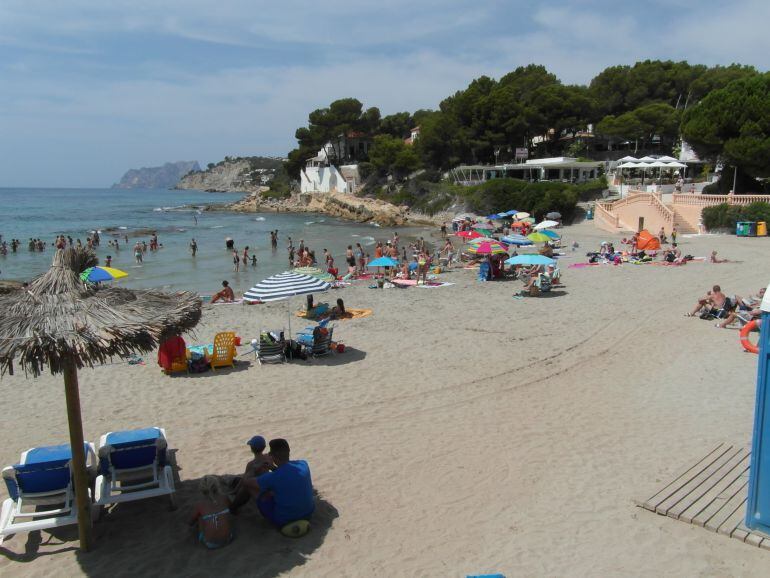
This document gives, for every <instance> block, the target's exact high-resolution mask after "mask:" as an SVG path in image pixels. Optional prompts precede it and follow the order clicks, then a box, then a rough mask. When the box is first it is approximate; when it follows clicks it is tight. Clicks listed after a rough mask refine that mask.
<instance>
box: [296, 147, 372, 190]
mask: <svg viewBox="0 0 770 578" xmlns="http://www.w3.org/2000/svg"><path fill="white" fill-rule="evenodd" d="M330 149H331V144H327V145H326V146H325V147H324V148H322V149H321V150H320V151H318V154H317V155H316V156H314V157H313V158H310V159H308V160H307V161H306V162H305V167H304V168H303V169H302V171H301V172H300V191H301V192H303V193H353V192H355V191H356V189H357V187H358V186H359V184H360V183H359V181H360V179H359V175H358V165H343V166H340V168H339V169H338V168H337V167H336V166H334V165H333V164H331V163H330V162H329V156H330V155H329V150H330Z"/></svg>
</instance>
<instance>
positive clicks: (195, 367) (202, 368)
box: [188, 357, 209, 373]
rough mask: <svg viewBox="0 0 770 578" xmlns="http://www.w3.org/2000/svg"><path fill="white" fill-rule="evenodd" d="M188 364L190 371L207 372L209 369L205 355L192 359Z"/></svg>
mask: <svg viewBox="0 0 770 578" xmlns="http://www.w3.org/2000/svg"><path fill="white" fill-rule="evenodd" d="M188 366H189V369H190V373H205V372H207V371H208V370H209V362H208V361H206V358H205V357H198V358H197V359H192V360H190V362H189V364H188Z"/></svg>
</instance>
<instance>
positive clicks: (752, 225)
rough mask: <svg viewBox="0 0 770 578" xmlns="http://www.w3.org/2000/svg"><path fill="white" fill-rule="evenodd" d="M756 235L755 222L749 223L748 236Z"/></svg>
mask: <svg viewBox="0 0 770 578" xmlns="http://www.w3.org/2000/svg"><path fill="white" fill-rule="evenodd" d="M756 236H757V224H756V223H755V222H750V223H749V237H756Z"/></svg>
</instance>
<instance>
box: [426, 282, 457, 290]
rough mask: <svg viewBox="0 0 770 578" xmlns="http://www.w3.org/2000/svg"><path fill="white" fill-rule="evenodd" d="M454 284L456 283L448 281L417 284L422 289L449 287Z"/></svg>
mask: <svg viewBox="0 0 770 578" xmlns="http://www.w3.org/2000/svg"><path fill="white" fill-rule="evenodd" d="M449 285H454V283H448V282H447V281H429V282H428V284H427V285H417V287H419V288H420V289H435V288H437V287H448V286H449Z"/></svg>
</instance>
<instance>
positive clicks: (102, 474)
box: [94, 427, 176, 508]
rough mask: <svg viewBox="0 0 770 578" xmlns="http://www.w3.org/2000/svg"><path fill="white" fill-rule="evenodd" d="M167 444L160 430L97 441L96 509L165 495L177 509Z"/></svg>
mask: <svg viewBox="0 0 770 578" xmlns="http://www.w3.org/2000/svg"><path fill="white" fill-rule="evenodd" d="M167 448H168V442H167V440H166V432H165V430H164V429H162V428H159V427H149V428H144V429H136V430H127V431H119V432H110V433H107V434H104V435H103V436H102V437H101V439H100V440H99V449H98V451H97V455H98V456H99V476H98V477H97V478H96V496H95V497H96V499H95V501H94V503H95V504H96V505H97V506H107V505H109V504H117V503H119V502H131V501H134V500H143V499H145V498H155V497H157V496H168V497H169V500H170V501H171V507H172V508H173V507H175V506H176V502H175V497H174V492H175V488H174V476H173V472H172V471H171V466H170V465H168V464H167V463H166V450H167Z"/></svg>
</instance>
